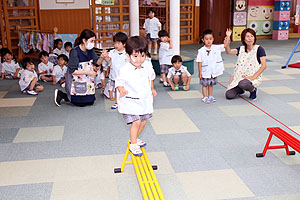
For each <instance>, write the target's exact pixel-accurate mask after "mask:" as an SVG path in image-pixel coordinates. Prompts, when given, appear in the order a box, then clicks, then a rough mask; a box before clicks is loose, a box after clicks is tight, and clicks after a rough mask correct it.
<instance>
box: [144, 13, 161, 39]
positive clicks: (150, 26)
mask: <svg viewBox="0 0 300 200" xmlns="http://www.w3.org/2000/svg"><path fill="white" fill-rule="evenodd" d="M160 27H161V23H160V22H159V20H158V19H157V18H156V17H153V18H152V19H150V18H147V19H146V20H145V23H144V29H145V30H146V33H147V34H148V33H150V38H158V31H159V29H160Z"/></svg>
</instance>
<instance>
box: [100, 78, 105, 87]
mask: <svg viewBox="0 0 300 200" xmlns="http://www.w3.org/2000/svg"><path fill="white" fill-rule="evenodd" d="M101 84H102V88H103V89H105V79H101Z"/></svg>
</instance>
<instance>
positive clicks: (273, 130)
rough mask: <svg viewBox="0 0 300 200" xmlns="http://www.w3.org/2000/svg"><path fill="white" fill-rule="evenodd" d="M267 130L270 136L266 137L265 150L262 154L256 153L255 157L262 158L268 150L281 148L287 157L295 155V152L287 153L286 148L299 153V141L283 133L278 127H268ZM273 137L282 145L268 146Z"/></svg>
mask: <svg viewBox="0 0 300 200" xmlns="http://www.w3.org/2000/svg"><path fill="white" fill-rule="evenodd" d="M267 130H268V131H269V132H270V135H269V137H268V140H267V143H266V145H265V148H264V150H263V152H262V153H257V154H256V157H264V156H265V155H266V153H267V150H268V149H283V148H284V149H285V151H286V154H287V155H295V151H289V147H288V146H290V147H292V148H293V149H294V150H296V151H297V152H298V153H300V141H299V140H298V139H297V138H295V137H293V136H291V135H290V134H289V133H287V132H285V131H284V130H282V129H281V128H279V127H269V128H267ZM273 135H275V136H276V137H278V138H279V139H280V140H281V141H282V142H283V145H275V146H269V145H270V142H271V139H272V137H273Z"/></svg>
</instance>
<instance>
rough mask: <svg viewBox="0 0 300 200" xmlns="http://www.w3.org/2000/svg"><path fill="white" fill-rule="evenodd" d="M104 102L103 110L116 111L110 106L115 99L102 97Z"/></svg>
mask: <svg viewBox="0 0 300 200" xmlns="http://www.w3.org/2000/svg"><path fill="white" fill-rule="evenodd" d="M104 103H105V111H106V112H117V111H118V109H114V110H113V109H111V107H112V106H113V105H114V104H115V101H111V100H109V99H107V98H104Z"/></svg>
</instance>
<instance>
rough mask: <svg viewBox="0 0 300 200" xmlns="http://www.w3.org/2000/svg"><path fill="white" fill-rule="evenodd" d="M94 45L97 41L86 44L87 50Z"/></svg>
mask: <svg viewBox="0 0 300 200" xmlns="http://www.w3.org/2000/svg"><path fill="white" fill-rule="evenodd" d="M94 46H95V43H89V42H88V44H87V45H85V48H86V49H87V50H91V49H92V48H94Z"/></svg>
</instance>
